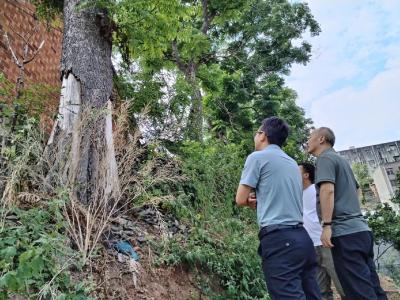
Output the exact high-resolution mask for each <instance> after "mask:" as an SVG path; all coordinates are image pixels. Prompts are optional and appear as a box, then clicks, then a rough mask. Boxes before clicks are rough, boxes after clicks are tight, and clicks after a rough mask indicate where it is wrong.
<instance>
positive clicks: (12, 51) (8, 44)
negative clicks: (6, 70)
mask: <svg viewBox="0 0 400 300" xmlns="http://www.w3.org/2000/svg"><path fill="white" fill-rule="evenodd" d="M4 38H5V40H6V42H7V46H8V49H10V51H11V56H12V58H13V59H14V61H15V63H16V64H17V66H18V67H19V68H21V67H22V64H21V63H20V62H19V60H18V58H17V56H16V55H15V53H14V50H13V49H12V47H11V44H10V40H9V39H8V34H7V32H4Z"/></svg>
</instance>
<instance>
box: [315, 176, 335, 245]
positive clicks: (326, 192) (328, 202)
mask: <svg viewBox="0 0 400 300" xmlns="http://www.w3.org/2000/svg"><path fill="white" fill-rule="evenodd" d="M334 199H335V185H334V184H333V183H332V182H322V183H321V187H320V191H319V201H320V205H321V218H322V221H324V222H325V223H330V222H331V221H332V214H333V205H334ZM322 229H323V230H322V235H321V242H322V245H323V246H324V247H327V248H331V247H333V244H332V242H331V237H332V228H331V226H330V225H327V226H324V227H323V228H322Z"/></svg>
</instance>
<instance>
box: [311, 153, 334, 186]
mask: <svg viewBox="0 0 400 300" xmlns="http://www.w3.org/2000/svg"><path fill="white" fill-rule="evenodd" d="M323 182H331V183H333V184H335V182H336V168H335V163H334V162H333V160H331V159H330V158H328V157H321V158H319V159H318V161H317V168H316V173H315V184H316V185H318V186H320V185H321V183H323Z"/></svg>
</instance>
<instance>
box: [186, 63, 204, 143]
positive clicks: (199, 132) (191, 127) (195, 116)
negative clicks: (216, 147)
mask: <svg viewBox="0 0 400 300" xmlns="http://www.w3.org/2000/svg"><path fill="white" fill-rule="evenodd" d="M185 77H186V80H187V81H188V82H189V84H190V85H191V86H192V95H191V100H192V106H191V108H190V113H189V119H188V124H187V128H186V132H187V137H188V138H189V139H191V140H194V141H200V142H201V141H203V96H202V95H201V91H200V87H199V85H198V82H197V65H196V64H195V63H190V64H189V65H188V67H187V70H186V72H185Z"/></svg>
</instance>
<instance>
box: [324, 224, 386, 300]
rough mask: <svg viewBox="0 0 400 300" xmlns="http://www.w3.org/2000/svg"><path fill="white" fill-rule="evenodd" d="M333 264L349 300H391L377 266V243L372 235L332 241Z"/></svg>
mask: <svg viewBox="0 0 400 300" xmlns="http://www.w3.org/2000/svg"><path fill="white" fill-rule="evenodd" d="M332 243H333V245H334V247H333V248H332V257H333V263H334V264H335V270H336V273H337V275H338V277H339V281H340V283H341V285H342V287H343V291H344V294H345V295H346V299H349V300H375V299H379V300H387V297H386V294H385V292H384V291H383V289H382V288H381V285H380V282H379V277H378V274H377V273H376V269H375V263H374V249H373V246H374V242H373V237H372V233H371V232H370V231H362V232H357V233H352V234H348V235H343V236H338V237H333V238H332Z"/></svg>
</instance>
